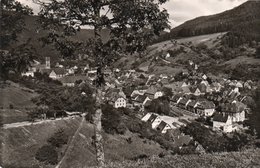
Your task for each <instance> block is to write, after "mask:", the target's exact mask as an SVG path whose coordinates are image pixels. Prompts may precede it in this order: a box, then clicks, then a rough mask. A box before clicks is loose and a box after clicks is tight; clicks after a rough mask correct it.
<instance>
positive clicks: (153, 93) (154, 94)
mask: <svg viewBox="0 0 260 168" xmlns="http://www.w3.org/2000/svg"><path fill="white" fill-rule="evenodd" d="M145 95H146V96H148V97H149V98H150V99H157V98H159V97H162V96H163V92H162V91H160V90H159V89H157V88H156V87H154V86H151V87H149V88H148V89H147V90H146V92H145Z"/></svg>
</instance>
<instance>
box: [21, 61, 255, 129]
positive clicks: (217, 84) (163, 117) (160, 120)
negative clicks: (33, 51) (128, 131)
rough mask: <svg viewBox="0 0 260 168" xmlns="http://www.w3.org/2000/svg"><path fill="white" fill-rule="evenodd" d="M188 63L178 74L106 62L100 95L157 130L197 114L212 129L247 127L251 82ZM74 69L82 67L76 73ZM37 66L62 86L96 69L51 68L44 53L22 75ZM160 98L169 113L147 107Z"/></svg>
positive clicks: (86, 80) (89, 79) (88, 76)
mask: <svg viewBox="0 0 260 168" xmlns="http://www.w3.org/2000/svg"><path fill="white" fill-rule="evenodd" d="M188 66H189V67H190V68H189V69H190V70H187V71H183V72H182V73H181V74H178V78H179V79H178V80H177V79H175V76H169V75H166V74H161V75H159V76H156V75H154V74H148V73H147V72H145V71H144V70H143V69H145V68H143V69H142V68H140V69H142V70H139V69H138V70H126V71H125V70H120V69H119V68H115V69H108V68H106V69H105V70H104V78H105V81H106V82H105V86H104V88H105V89H104V90H105V91H104V93H103V95H104V101H105V102H107V103H108V104H111V105H113V107H114V108H128V109H132V110H133V111H135V112H136V116H138V118H140V120H142V121H144V122H148V123H150V124H151V126H152V128H153V129H155V130H158V131H159V132H161V133H166V132H167V131H170V130H176V129H178V128H179V127H180V126H183V125H184V126H185V125H186V124H187V123H190V122H192V121H194V120H195V119H198V118H204V119H205V120H207V121H208V122H207V123H205V124H207V126H208V127H210V128H212V130H216V131H223V132H225V133H230V132H234V131H239V130H243V129H245V127H244V126H243V122H244V121H245V120H247V115H248V114H249V113H250V108H249V107H248V104H249V103H250V101H251V99H252V98H250V96H248V95H247V92H248V91H250V90H253V89H255V83H254V82H253V81H251V80H248V81H236V80H229V79H225V78H218V77H215V76H209V75H208V74H205V73H200V72H198V65H196V64H195V63H193V62H192V61H189V64H188ZM78 69H81V70H80V73H76V72H77V71H79V70H78ZM36 72H40V73H42V74H44V73H46V74H47V75H48V76H49V78H51V79H53V80H58V81H60V82H61V83H62V85H63V86H65V87H76V86H77V85H81V84H82V83H88V84H93V81H94V80H95V77H96V72H97V69H96V68H94V67H93V68H91V67H90V66H89V65H88V64H87V65H86V66H84V67H78V66H76V65H75V66H72V67H64V66H63V65H62V62H60V63H56V65H55V67H54V68H51V63H50V58H49V57H46V60H45V64H41V63H40V62H38V61H35V63H34V64H33V66H32V67H31V68H30V70H29V71H28V72H26V73H23V74H22V75H23V76H31V77H34V74H35V73H36ZM180 76H181V77H180ZM82 94H84V93H82ZM162 98H166V99H167V101H166V104H164V105H165V106H168V107H169V109H167V110H166V111H167V113H165V112H159V113H160V114H158V111H162V110H161V109H158V108H154V107H153V108H151V104H154V101H155V100H157V99H160V100H161V99H162ZM164 103H165V101H164ZM164 111H165V110H164Z"/></svg>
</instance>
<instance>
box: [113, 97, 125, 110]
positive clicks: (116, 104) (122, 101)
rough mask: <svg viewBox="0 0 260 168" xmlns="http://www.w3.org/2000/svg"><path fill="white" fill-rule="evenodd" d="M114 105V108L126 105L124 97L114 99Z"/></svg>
mask: <svg viewBox="0 0 260 168" xmlns="http://www.w3.org/2000/svg"><path fill="white" fill-rule="evenodd" d="M114 107H115V108H120V107H124V108H125V107H126V99H125V98H123V97H120V98H118V99H116V101H115V102H114Z"/></svg>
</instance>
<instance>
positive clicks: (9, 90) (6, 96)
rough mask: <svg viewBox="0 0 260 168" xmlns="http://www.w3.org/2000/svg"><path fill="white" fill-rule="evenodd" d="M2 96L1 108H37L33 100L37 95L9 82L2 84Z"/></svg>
mask: <svg viewBox="0 0 260 168" xmlns="http://www.w3.org/2000/svg"><path fill="white" fill-rule="evenodd" d="M0 95H1V96H0V107H2V108H9V106H10V105H13V107H14V108H16V109H19V108H25V107H33V106H35V105H34V104H33V102H32V101H31V99H32V98H33V97H35V96H37V93H35V92H34V91H33V90H30V89H28V88H25V87H22V86H20V85H19V84H16V83H13V82H9V81H7V83H5V84H3V83H1V84H0Z"/></svg>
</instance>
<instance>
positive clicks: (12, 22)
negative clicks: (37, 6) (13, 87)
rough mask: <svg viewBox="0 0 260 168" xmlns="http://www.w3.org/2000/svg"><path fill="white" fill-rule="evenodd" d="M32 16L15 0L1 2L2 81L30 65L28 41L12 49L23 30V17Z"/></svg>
mask: <svg viewBox="0 0 260 168" xmlns="http://www.w3.org/2000/svg"><path fill="white" fill-rule="evenodd" d="M30 14H32V10H31V9H30V8H29V7H28V6H24V5H22V4H21V3H19V2H17V1H15V0H2V1H1V6H0V20H1V22H0V24H1V28H0V39H1V40H0V75H1V77H3V78H4V79H5V78H7V76H8V73H9V72H10V71H13V72H15V73H20V72H23V71H25V70H26V69H27V67H28V66H29V65H30V61H31V60H32V58H33V55H34V53H33V50H32V47H31V46H30V45H29V42H30V41H29V40H28V41H27V42H26V43H25V44H21V45H19V46H16V47H15V48H14V47H13V43H14V42H15V41H16V40H17V35H18V34H19V33H21V32H22V30H23V29H24V26H25V23H24V18H23V17H24V16H25V15H30Z"/></svg>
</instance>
